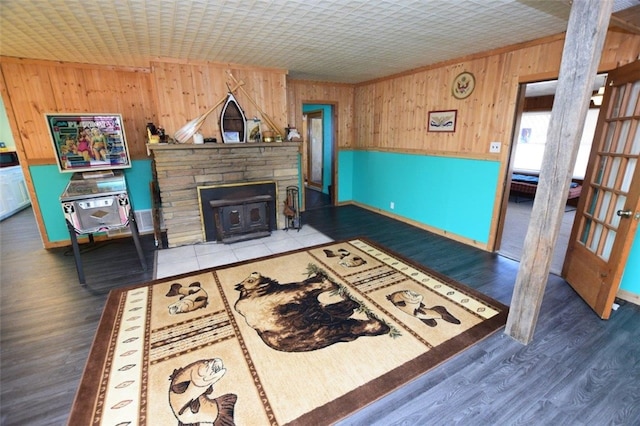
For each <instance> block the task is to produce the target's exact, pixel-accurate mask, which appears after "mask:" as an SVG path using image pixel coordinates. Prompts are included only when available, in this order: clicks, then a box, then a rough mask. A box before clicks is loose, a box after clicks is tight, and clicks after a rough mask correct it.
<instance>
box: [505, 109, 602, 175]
mask: <svg viewBox="0 0 640 426" xmlns="http://www.w3.org/2000/svg"><path fill="white" fill-rule="evenodd" d="M599 112H600V110H599V109H590V110H589V111H588V112H587V118H586V120H585V123H584V130H583V132H582V139H581V140H580V148H579V150H578V157H577V159H576V165H575V167H574V169H573V177H574V178H577V179H582V178H584V174H585V172H586V170H587V163H588V162H589V154H590V152H591V143H592V142H593V136H594V134H595V131H596V124H597V122H598V113H599ZM550 118H551V111H537V112H525V113H523V114H522V118H521V121H520V129H519V130H518V143H517V146H516V154H515V159H514V163H513V168H514V170H517V171H524V172H539V171H540V168H541V167H542V156H543V154H544V148H545V146H546V143H547V131H548V129H549V120H550Z"/></svg>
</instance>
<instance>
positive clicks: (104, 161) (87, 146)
mask: <svg viewBox="0 0 640 426" xmlns="http://www.w3.org/2000/svg"><path fill="white" fill-rule="evenodd" d="M45 120H46V121H47V127H48V128H49V134H50V135H51V142H52V143H53V150H54V152H55V157H56V161H57V162H58V168H59V169H60V171H61V172H69V173H75V172H84V171H89V170H110V169H124V168H129V167H131V160H130V159H129V149H128V147H127V138H126V137H125V134H124V125H123V121H122V116H121V115H120V114H102V113H99V114H98V113H96V114H45Z"/></svg>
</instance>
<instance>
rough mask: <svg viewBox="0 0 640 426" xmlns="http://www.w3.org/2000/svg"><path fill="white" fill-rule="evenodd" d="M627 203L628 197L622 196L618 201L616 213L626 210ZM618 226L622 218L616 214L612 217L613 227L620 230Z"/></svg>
mask: <svg viewBox="0 0 640 426" xmlns="http://www.w3.org/2000/svg"><path fill="white" fill-rule="evenodd" d="M626 201H627V197H625V196H624V195H620V196H619V197H618V200H617V201H616V206H615V208H614V212H617V211H618V210H624V204H625V203H626ZM618 225H620V216H618V215H617V214H615V213H614V215H613V216H612V217H611V226H612V227H614V228H615V229H618Z"/></svg>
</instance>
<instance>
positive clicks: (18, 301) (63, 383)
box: [0, 206, 640, 426]
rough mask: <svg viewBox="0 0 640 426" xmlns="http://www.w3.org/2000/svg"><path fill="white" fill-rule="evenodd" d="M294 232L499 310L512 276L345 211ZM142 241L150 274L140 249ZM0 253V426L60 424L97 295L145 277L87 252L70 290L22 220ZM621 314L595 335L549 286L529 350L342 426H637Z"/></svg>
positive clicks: (508, 268) (580, 311) (565, 293)
mask: <svg viewBox="0 0 640 426" xmlns="http://www.w3.org/2000/svg"><path fill="white" fill-rule="evenodd" d="M303 224H305V225H309V226H312V227H314V228H316V229H317V230H319V231H321V232H323V233H325V234H326V235H328V236H330V237H332V238H334V239H344V238H349V237H354V236H366V237H368V238H370V239H372V240H374V241H376V242H378V243H380V244H382V245H384V246H386V247H388V248H390V249H392V250H394V251H396V252H398V253H400V254H402V255H404V256H406V257H409V258H411V259H413V260H414V261H417V262H419V263H422V264H424V265H425V266H428V267H431V268H433V269H435V270H437V271H439V272H441V273H444V274H446V275H448V276H450V277H452V278H454V279H456V280H458V281H460V282H462V283H464V284H466V285H468V286H470V287H473V288H475V289H477V290H479V291H481V292H483V293H485V294H487V295H489V296H491V297H494V298H495V299H497V300H499V301H501V302H503V303H506V304H509V302H510V298H511V293H512V291H513V282H514V281H515V277H516V274H517V268H518V264H517V262H515V261H512V260H509V259H507V258H505V257H502V256H499V255H496V254H492V253H487V252H484V251H481V250H477V249H475V248H472V247H469V246H466V245H464V244H461V243H457V242H454V241H451V240H448V239H446V238H444V237H440V236H437V235H433V234H431V233H428V232H426V231H422V230H420V229H417V228H415V227H412V226H410V225H407V224H404V223H401V222H398V221H395V220H392V219H390V218H387V217H384V216H381V215H378V214H375V213H373V212H369V211H367V210H364V209H361V208H358V207H355V206H343V207H337V208H336V207H326V208H319V209H314V210H310V211H307V212H305V213H304V215H303ZM142 240H143V246H144V248H145V253H146V254H147V261H148V262H149V265H152V264H153V258H154V250H155V246H154V242H153V238H152V237H151V236H143V238H142ZM0 245H1V257H0V262H1V263H0V266H1V275H0V279H1V293H0V302H1V304H0V308H1V309H0V327H1V342H0V344H1V346H0V348H1V351H2V354H1V360H0V362H1V366H0V367H1V368H0V373H1V377H0V379H1V390H0V392H1V393H0V397H1V398H2V399H1V401H0V402H1V405H0V413H1V414H0V416H1V417H0V419H1V424H2V425H7V426H9V425H61V424H65V423H66V419H67V415H68V412H69V410H70V407H71V404H72V402H73V398H74V395H75V391H76V387H77V385H78V382H79V379H80V376H81V374H82V370H83V368H84V363H85V361H86V357H87V354H88V352H89V348H90V346H91V343H92V340H93V335H94V332H95V329H96V326H97V324H98V321H99V318H100V314H101V311H102V307H103V305H104V302H105V300H106V295H107V293H108V291H109V290H110V289H112V288H116V287H119V286H123V285H127V284H131V283H137V282H143V281H145V280H148V279H150V278H151V277H152V272H151V268H150V270H149V271H147V272H144V271H142V270H141V268H140V264H139V263H138V259H137V256H136V253H135V248H134V245H133V242H132V241H131V239H121V240H117V241H112V242H110V243H108V244H101V245H100V244H98V245H96V246H95V247H92V249H91V250H90V251H87V252H86V253H84V254H83V261H84V262H85V273H86V275H87V282H88V286H87V288H82V287H80V286H79V284H78V282H77V275H76V271H75V267H74V263H73V256H71V255H68V250H67V249H55V250H44V249H43V248H42V244H41V242H40V239H39V236H38V232H37V230H36V225H35V220H34V218H33V213H32V212H31V210H30V209H29V210H25V211H23V212H21V213H19V214H18V215H16V216H14V217H11V218H9V219H6V220H5V221H3V222H1V223H0ZM620 304H621V306H620V308H619V309H618V310H617V311H616V312H615V313H613V315H612V318H611V319H610V320H609V321H601V320H600V319H598V318H597V316H596V315H594V314H593V313H592V312H591V310H590V309H589V308H588V307H587V306H586V305H585V304H584V303H583V302H582V300H581V299H580V298H579V297H578V296H577V295H576V294H575V293H574V292H573V290H572V289H571V288H570V287H569V286H568V285H566V283H565V282H564V281H563V280H562V279H561V278H560V277H558V276H555V275H550V276H549V282H548V284H547V289H546V292H545V298H544V302H543V305H542V309H541V312H540V317H539V322H538V326H537V328H536V334H535V339H534V341H533V342H532V343H531V344H529V345H527V346H524V345H521V344H520V343H518V342H516V341H514V340H512V339H511V338H509V337H508V336H506V335H505V334H504V333H502V332H498V333H496V334H494V335H493V336H490V337H489V338H487V339H485V340H483V341H482V342H480V343H478V344H477V345H475V346H473V347H471V348H470V349H468V350H467V351H465V352H463V353H462V354H460V355H458V356H456V357H454V358H452V359H451V360H449V361H447V362H446V363H444V364H442V365H440V366H439V367H437V368H435V369H434V370H432V371H430V372H428V373H427V374H425V375H423V376H421V377H420V378H418V379H416V380H414V381H412V382H410V383H408V384H407V385H406V386H404V387H403V388H402V389H400V390H399V391H396V392H394V393H392V394H390V395H388V396H386V397H385V398H383V399H382V400H380V401H377V402H376V403H374V404H372V405H370V406H368V407H364V408H363V409H362V410H360V411H359V412H357V413H355V414H353V415H352V416H351V417H349V418H347V419H345V420H343V421H342V422H341V424H343V425H371V424H376V425H394V424H397V425H418V424H420V425H423V424H425V425H427V424H428V425H440V424H442V425H445V424H446V425H451V424H463V425H489V424H491V425H494V424H500V425H507V424H535V425H538V424H539V425H551V424H570V425H604V424H619V425H636V424H640V307H638V306H636V305H633V304H630V303H625V302H623V301H620ZM327 385H328V386H330V385H331V384H330V383H329V384H327ZM74 426H75V425H74Z"/></svg>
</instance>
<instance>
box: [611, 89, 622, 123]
mask: <svg viewBox="0 0 640 426" xmlns="http://www.w3.org/2000/svg"><path fill="white" fill-rule="evenodd" d="M624 88H625V86H624V85H622V86H620V87H612V89H613V93H612V97H613V108H612V109H611V117H612V118H614V117H619V116H620V107H621V105H622V97H623V96H624Z"/></svg>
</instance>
